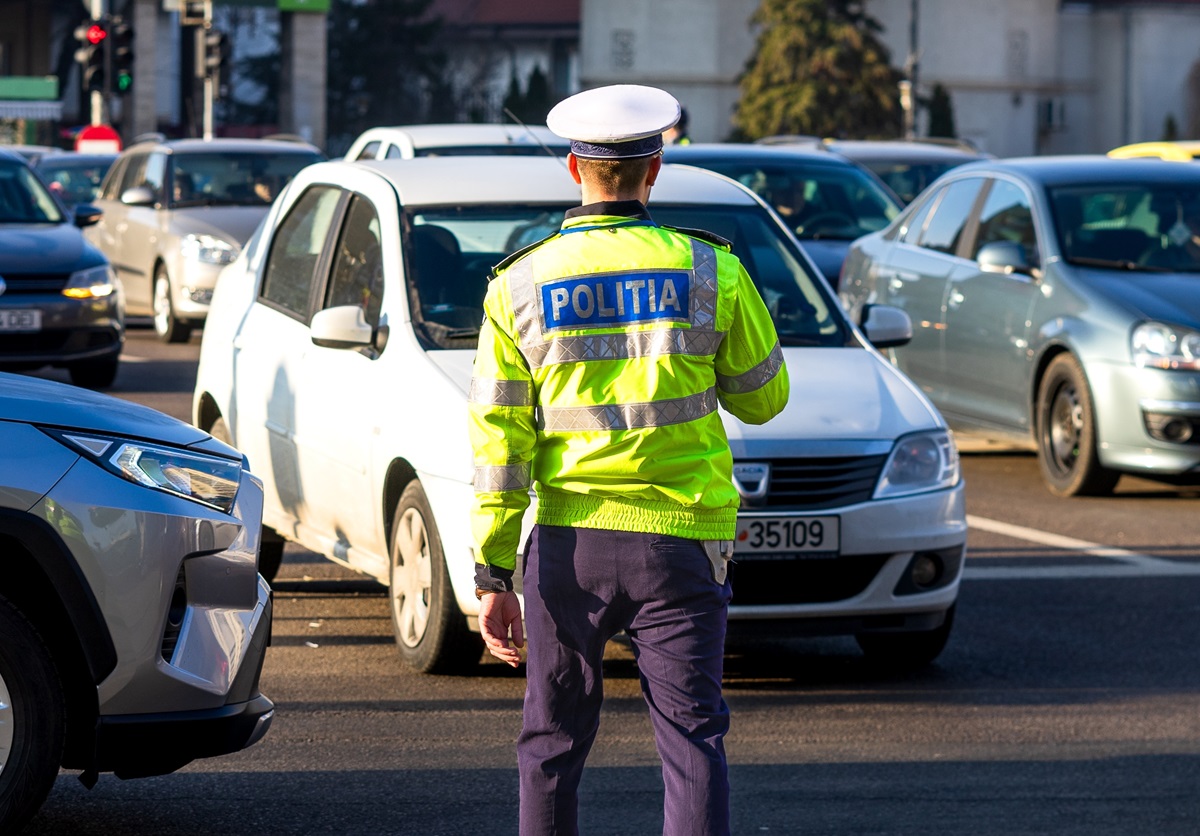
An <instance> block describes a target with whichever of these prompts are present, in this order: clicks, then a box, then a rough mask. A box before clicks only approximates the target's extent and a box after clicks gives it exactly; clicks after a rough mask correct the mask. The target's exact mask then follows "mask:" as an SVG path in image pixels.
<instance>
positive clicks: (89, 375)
mask: <svg viewBox="0 0 1200 836" xmlns="http://www.w3.org/2000/svg"><path fill="white" fill-rule="evenodd" d="M120 363H121V361H120V358H119V357H108V358H106V359H104V360H87V361H86V362H83V363H74V364H72V365H71V366H70V367H69V368H68V369H67V372H68V373H69V374H70V375H71V382H72V383H74V384H75V385H76V386H83V387H86V388H88V389H107V388H108V387H109V386H112V384H113V381H114V380H116V379H117V368H118V367H119V366H120Z"/></svg>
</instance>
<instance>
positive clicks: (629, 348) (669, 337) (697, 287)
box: [506, 238, 725, 369]
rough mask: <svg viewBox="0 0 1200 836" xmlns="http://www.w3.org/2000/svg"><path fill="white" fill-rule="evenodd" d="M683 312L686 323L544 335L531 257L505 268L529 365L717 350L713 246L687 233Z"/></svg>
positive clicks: (698, 353) (719, 341) (722, 335)
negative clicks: (689, 253)
mask: <svg viewBox="0 0 1200 836" xmlns="http://www.w3.org/2000/svg"><path fill="white" fill-rule="evenodd" d="M691 244H692V269H691V270H690V271H689V277H688V283H689V289H688V295H689V298H690V299H691V308H692V309H691V310H690V311H689V312H688V324H689V325H690V326H691V327H690V328H671V327H666V328H663V327H660V328H655V329H652V330H643V331H632V330H631V331H624V332H619V333H612V334H583V335H578V336H562V337H555V338H552V339H549V340H547V339H546V338H545V333H544V332H543V330H542V317H541V310H540V308H539V306H538V293H537V286H536V285H535V284H534V281H533V259H532V258H525V259H521V260H520V261H518V262H517V263H516V264H514V265H513V266H512V267H511V268H509V270H508V271H507V274H506V275H507V276H508V277H509V288H510V292H511V293H512V303H513V315H514V317H515V319H516V326H517V335H518V344H519V345H520V346H521V353H522V354H524V355H525V357H526V359H527V360H528V361H529V365H530V367H531V368H535V369H536V368H540V367H541V366H548V365H554V364H557V363H574V362H581V361H586V360H626V359H630V358H636V357H653V356H658V355H662V354H685V355H693V356H706V355H710V354H716V352H717V348H718V347H719V346H720V344H721V340H722V339H723V338H724V336H725V335H724V334H723V333H719V332H715V331H713V326H714V325H715V323H716V318H717V251H716V250H715V249H714V248H713V247H712V246H710V245H709V244H706V243H704V242H703V241H699V240H697V239H694V238H693V239H691Z"/></svg>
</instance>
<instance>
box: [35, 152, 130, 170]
mask: <svg viewBox="0 0 1200 836" xmlns="http://www.w3.org/2000/svg"><path fill="white" fill-rule="evenodd" d="M117 156H118V155H117V154H77V153H75V152H74V151H68V152H66V153H63V154H48V155H47V156H45V157H42V158H41V159H39V160H38V161H37V163H35V164H34V166H33V167H34V168H38V169H40V168H45V167H49V168H61V167H63V166H71V165H75V164H78V165H92V164H94V163H111V162H112V161H113V160H115V159H116V158H117Z"/></svg>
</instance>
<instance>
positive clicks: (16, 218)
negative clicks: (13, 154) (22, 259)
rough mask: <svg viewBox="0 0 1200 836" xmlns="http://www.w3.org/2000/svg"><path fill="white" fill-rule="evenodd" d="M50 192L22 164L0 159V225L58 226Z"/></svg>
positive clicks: (61, 216)
mask: <svg viewBox="0 0 1200 836" xmlns="http://www.w3.org/2000/svg"><path fill="white" fill-rule="evenodd" d="M62 220H63V214H62V212H61V211H59V208H58V203H57V202H56V201H55V200H54V198H53V197H51V195H50V191H49V190H48V189H47V188H46V186H45V185H44V184H43V183H42V181H41V180H40V179H38V176H37V175H36V174H34V173H33V169H31V168H29V166H27V165H25V164H24V163H23V162H10V161H8V160H0V223H59V222H60V221H62Z"/></svg>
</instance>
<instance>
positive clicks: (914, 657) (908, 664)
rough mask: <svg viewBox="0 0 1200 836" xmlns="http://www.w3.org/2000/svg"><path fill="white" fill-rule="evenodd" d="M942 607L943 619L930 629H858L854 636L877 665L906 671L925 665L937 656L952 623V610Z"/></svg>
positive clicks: (943, 645) (948, 634)
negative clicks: (875, 631) (885, 631)
mask: <svg viewBox="0 0 1200 836" xmlns="http://www.w3.org/2000/svg"><path fill="white" fill-rule="evenodd" d="M956 606H957V605H951V606H950V609H948V610H946V619H945V621H943V622H942V624H941V626H940V627H936V628H934V629H933V630H917V631H912V632H908V633H859V634H858V635H856V636H855V637H854V640H855V641H857V642H858V646H859V647H860V648H862V652H863V653H865V654H866V655H867V658H868V659H869V660H870V661H871V662H872V663H873V664H876V665H878V666H880V667H883V668H886V669H888V670H892V671H910V670H916V669H917V668H922V667H924V666H925V665H928V664H929V663H930V662H932V661H933V660H934V659H936V658H937V657H938V654H940V653H941V652H942V650H943V648H945V647H946V642H947V641H948V640H949V638H950V630H951V628H953V627H954V610H955V607H956Z"/></svg>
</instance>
